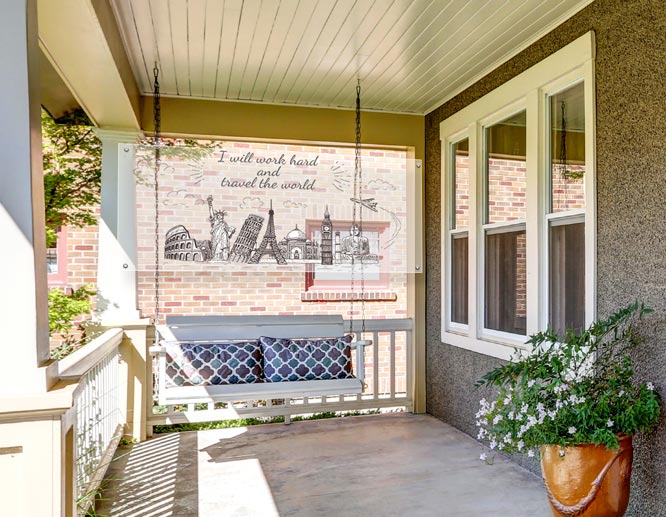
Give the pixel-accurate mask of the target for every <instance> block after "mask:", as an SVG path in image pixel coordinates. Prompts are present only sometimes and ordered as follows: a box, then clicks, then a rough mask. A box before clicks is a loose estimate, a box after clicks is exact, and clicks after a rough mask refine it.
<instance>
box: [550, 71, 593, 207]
mask: <svg viewBox="0 0 666 517" xmlns="http://www.w3.org/2000/svg"><path fill="white" fill-rule="evenodd" d="M550 162H551V175H550V182H551V196H550V204H551V212H564V211H566V210H575V209H578V208H585V187H584V184H583V176H584V175H585V95H584V88H583V84H582V83H580V84H577V85H576V86H574V87H572V88H569V89H568V90H565V91H563V92H560V93H557V94H555V95H553V96H551V97H550Z"/></svg>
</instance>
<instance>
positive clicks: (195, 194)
mask: <svg viewBox="0 0 666 517" xmlns="http://www.w3.org/2000/svg"><path fill="white" fill-rule="evenodd" d="M221 150H225V151H226V152H225V154H224V160H225V161H224V162H222V163H221V162H220V161H219V160H220V157H221ZM248 152H252V153H254V154H255V157H254V160H253V162H252V163H239V162H234V163H233V164H232V163H231V162H230V161H229V159H230V157H231V156H242V155H243V154H244V153H248ZM282 154H284V155H285V159H286V161H287V164H286V165H282V167H281V169H280V171H279V172H280V174H279V175H276V176H270V175H261V176H259V175H258V174H257V173H258V170H268V171H269V172H274V171H275V170H276V169H277V168H278V166H277V164H274V163H271V164H265V166H262V165H264V164H261V165H260V164H258V163H257V157H279V156H281V155H282ZM294 154H296V155H297V156H298V157H300V158H303V159H307V160H310V161H312V160H314V159H315V157H317V156H319V159H318V165H317V166H313V167H308V166H300V167H293V166H289V161H290V158H291V156H293V155H294ZM164 162H165V163H164V167H163V170H162V172H161V174H160V187H159V197H160V204H159V218H158V219H159V226H160V228H159V232H158V235H159V247H160V250H163V249H164V235H165V233H166V232H167V231H168V230H169V229H170V228H172V227H174V226H176V225H184V226H185V227H186V228H187V230H188V232H189V233H190V235H191V237H192V238H194V239H197V240H203V239H210V234H211V225H210V221H209V219H208V218H209V210H208V205H207V202H206V198H207V196H208V195H212V196H213V205H214V208H215V209H216V210H220V209H223V210H225V211H226V212H227V214H226V215H225V221H226V222H227V223H228V224H229V225H230V226H233V227H235V228H236V233H235V234H234V235H233V236H232V243H233V241H234V240H235V238H236V237H237V235H238V232H240V230H241V227H242V225H243V221H244V219H245V217H246V216H247V215H248V214H249V213H254V214H257V215H260V216H262V217H264V223H263V226H262V229H261V232H260V234H259V239H258V241H257V245H259V243H260V242H261V239H262V237H263V235H264V232H265V230H266V226H267V220H268V214H267V211H268V208H269V199H272V202H273V208H274V210H275V217H274V223H275V231H276V237H277V240H278V241H280V240H282V238H283V237H285V235H286V234H287V233H288V232H290V231H291V230H293V229H294V228H295V226H296V225H298V228H299V229H301V230H304V231H306V229H308V228H309V230H308V231H311V230H312V228H316V229H317V230H319V229H320V228H321V221H322V218H323V215H324V210H325V206H326V205H328V207H329V211H330V215H331V219H332V221H333V223H334V226H338V227H340V228H347V229H348V228H349V225H350V223H351V221H352V220H353V219H354V214H353V207H354V204H353V203H352V202H351V201H350V197H352V196H351V195H350V193H351V192H352V182H353V170H354V149H352V148H336V147H327V146H319V147H313V146H301V145H286V144H273V143H270V144H269V143H252V144H250V143H247V142H224V143H222V144H221V145H220V146H219V147H218V148H217V149H216V150H215V152H214V153H213V154H211V155H210V156H208V157H205V158H203V159H202V160H191V159H181V158H177V157H172V158H166V159H165V160H164ZM362 164H363V175H364V178H365V179H364V186H363V196H362V197H363V199H368V198H375V201H377V202H378V211H377V212H374V211H372V210H369V209H364V211H363V220H364V221H365V223H366V225H367V227H368V228H371V227H372V226H373V225H375V226H376V227H386V228H388V230H387V232H385V234H383V235H382V237H381V239H380V245H383V244H386V243H387V241H388V240H389V239H390V238H391V237H392V235H393V231H392V228H395V220H394V219H393V217H392V216H391V215H390V214H389V212H387V211H386V210H388V211H390V212H393V213H394V214H395V216H396V217H397V218H399V219H400V221H401V231H400V232H399V234H398V235H397V236H396V237H395V239H394V241H393V244H392V245H391V246H390V247H389V248H387V249H384V248H381V249H380V250H379V252H380V254H381V255H382V266H381V275H382V279H383V280H382V281H381V282H377V283H374V282H372V281H368V282H367V283H368V286H367V287H366V300H367V301H366V303H365V318H366V319H385V318H405V317H408V316H409V314H408V311H407V274H406V265H407V264H406V253H407V235H406V227H407V224H406V223H407V220H406V218H407V213H406V209H407V203H406V166H407V164H406V154H405V153H404V152H402V151H395V150H382V149H365V150H364V151H363V157H362ZM322 174H323V175H322ZM315 175H316V177H317V182H318V183H317V184H316V185H315V188H314V189H313V190H289V191H287V192H286V194H287V195H285V192H284V191H282V189H279V188H278V189H267V188H266V187H263V188H261V187H259V181H260V180H263V179H267V180H268V181H269V182H272V181H273V180H274V181H275V182H284V181H288V182H291V183H293V182H297V181H304V180H305V179H308V178H313V177H315ZM151 176H152V171H151V170H150V167H147V168H146V167H144V166H142V165H141V157H139V160H138V177H139V178H140V181H139V182H138V183H139V184H138V186H137V238H138V265H137V266H138V294H139V308H140V310H141V314H142V316H143V317H153V315H154V313H155V306H156V299H155V278H154V277H155V210H154V185H153V182H152V181H151V180H152V178H151ZM222 178H227V179H228V180H229V181H237V182H244V181H248V180H252V179H253V178H258V179H259V181H257V182H256V184H255V185H254V187H253V188H237V187H236V188H234V187H222V186H221V182H222ZM336 185H337V186H339V187H340V188H342V189H343V190H339V189H338V188H337V187H336ZM268 191H270V192H271V194H270V196H269V195H267V194H266V192H268ZM359 215H360V214H359V213H358V207H357V220H358V218H359ZM387 222H388V223H390V225H387V224H386V223H387ZM342 236H343V237H344V234H343V235H342ZM308 237H309V235H308ZM160 269H161V271H160V280H159V285H160V289H159V312H160V320H161V321H164V318H165V317H166V316H167V315H210V314H217V315H219V314H225V315H248V314H266V315H269V314H270V315H294V314H341V315H342V316H343V317H345V318H349V316H350V310H351V304H350V301H349V298H350V292H349V283H348V282H341V283H340V285H338V286H337V287H336V286H333V287H331V286H330V282H327V284H328V286H327V287H321V286H319V287H318V286H317V285H316V284H315V285H314V286H313V287H311V288H310V289H309V290H308V289H307V288H306V270H305V266H304V265H303V264H289V265H286V266H277V265H276V264H275V263H260V264H256V265H250V264H231V263H227V262H217V263H216V262H192V261H190V262H183V261H174V260H165V259H164V258H163V255H162V252H161V251H160ZM359 290H360V278H359V276H358V275H357V276H356V279H355V293H356V296H358V295H359ZM353 317H354V318H355V319H356V320H357V322H358V323H357V325H356V327H355V328H357V329H358V328H360V321H359V320H360V318H361V317H362V307H361V303H360V302H359V301H356V302H355V303H354V310H353ZM397 337H398V339H397V342H396V362H395V368H396V374H397V377H396V386H395V388H396V390H397V391H398V392H400V391H405V388H406V378H407V376H406V368H407V359H406V348H405V341H404V339H403V337H402V336H401V335H398V336H397ZM378 347H379V349H378V358H377V369H378V376H377V378H378V392H379V393H387V392H388V391H389V386H390V380H389V371H390V342H389V338H388V336H387V335H386V336H381V338H380V340H379V343H378ZM368 353H369V357H367V362H366V371H365V375H366V382H367V384H368V389H367V391H366V392H369V393H371V392H373V389H374V375H373V373H374V372H373V370H374V366H375V358H374V357H373V353H372V350H368Z"/></svg>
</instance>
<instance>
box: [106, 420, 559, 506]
mask: <svg viewBox="0 0 666 517" xmlns="http://www.w3.org/2000/svg"><path fill="white" fill-rule="evenodd" d="M483 450H484V448H483V447H482V446H480V445H479V444H478V443H477V442H475V441H474V440H473V439H471V438H470V437H468V436H467V435H465V434H463V433H462V432H460V431H458V430H456V429H454V428H453V427H451V426H449V425H446V424H444V423H442V422H440V421H439V420H437V419H435V418H433V417H431V416H428V415H412V414H408V413H398V414H388V415H374V416H364V417H350V418H339V419H330V420H316V421H307V422H295V423H293V424H292V425H290V426H285V425H282V424H273V425H262V426H253V427H248V428H237V429H220V430H212V431H199V432H187V433H173V434H168V435H160V436H157V437H155V438H153V439H151V440H148V441H146V442H143V443H141V444H138V445H135V446H134V447H133V448H131V449H130V448H122V449H119V450H118V453H117V454H116V459H115V460H114V461H113V463H112V464H111V466H110V468H109V471H108V472H107V481H106V488H105V489H104V492H103V497H104V500H103V501H102V503H101V504H100V505H98V514H99V515H111V516H133V517H147V516H167V515H173V516H177V517H186V516H187V517H189V516H196V515H201V516H206V517H208V516H217V515H223V516H246V515H247V516H261V517H268V516H273V515H282V516H287V515H297V516H315V515H319V516H402V515H409V516H410V517H411V516H456V517H463V516H493V517H495V516H499V517H501V516H507V517H508V516H511V517H517V516H525V517H528V516H529V517H537V516H548V515H552V514H551V512H550V510H549V507H548V503H547V501H546V495H545V491H544V488H543V484H542V482H541V480H540V479H539V478H537V477H535V476H534V475H533V474H531V473H529V472H527V471H525V470H523V469H522V468H520V467H518V466H517V465H515V464H513V463H511V462H510V461H508V460H506V459H504V458H502V457H499V456H498V457H496V458H495V462H494V464H493V465H486V464H485V463H484V462H482V461H480V460H479V454H480V453H481V452H482V451H483Z"/></svg>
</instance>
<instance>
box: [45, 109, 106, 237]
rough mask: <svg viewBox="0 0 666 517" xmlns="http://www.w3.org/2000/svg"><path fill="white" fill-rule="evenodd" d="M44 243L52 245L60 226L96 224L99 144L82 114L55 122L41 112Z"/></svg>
mask: <svg viewBox="0 0 666 517" xmlns="http://www.w3.org/2000/svg"><path fill="white" fill-rule="evenodd" d="M42 147H43V168H44V202H45V207H46V243H47V246H48V247H52V246H54V245H55V240H56V232H57V230H58V227H59V226H77V227H82V226H88V225H95V224H97V219H96V217H95V207H96V206H98V205H99V202H100V191H101V183H102V143H101V142H100V140H99V139H98V138H97V136H96V135H95V133H94V131H93V128H92V127H91V126H90V122H89V121H88V119H87V118H86V117H85V115H84V114H82V113H80V112H75V113H71V114H68V115H66V116H65V117H62V118H61V119H59V120H58V123H56V121H54V120H53V119H52V118H51V117H50V116H49V115H48V114H47V113H46V112H44V111H42Z"/></svg>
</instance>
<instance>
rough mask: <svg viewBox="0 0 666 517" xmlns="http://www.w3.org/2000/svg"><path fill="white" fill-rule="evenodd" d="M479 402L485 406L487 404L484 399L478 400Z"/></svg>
mask: <svg viewBox="0 0 666 517" xmlns="http://www.w3.org/2000/svg"><path fill="white" fill-rule="evenodd" d="M479 404H480V405H482V406H485V405H486V404H487V402H486V399H481V400H479Z"/></svg>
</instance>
